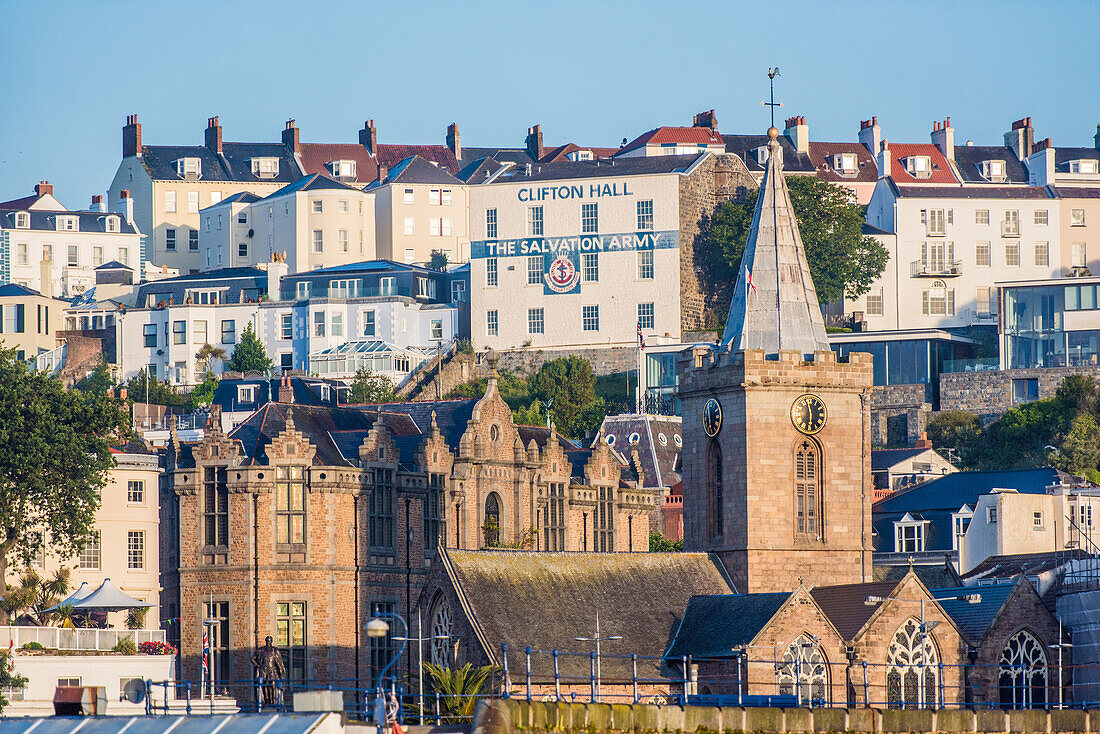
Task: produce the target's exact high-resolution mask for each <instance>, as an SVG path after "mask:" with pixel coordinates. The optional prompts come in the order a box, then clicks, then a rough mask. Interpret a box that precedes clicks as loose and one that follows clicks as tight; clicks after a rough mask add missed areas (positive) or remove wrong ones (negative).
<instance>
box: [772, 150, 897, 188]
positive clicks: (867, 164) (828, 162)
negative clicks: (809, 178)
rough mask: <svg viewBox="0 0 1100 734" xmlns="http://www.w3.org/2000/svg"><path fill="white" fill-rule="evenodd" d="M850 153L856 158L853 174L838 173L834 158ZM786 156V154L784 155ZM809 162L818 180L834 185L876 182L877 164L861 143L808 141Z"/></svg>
mask: <svg viewBox="0 0 1100 734" xmlns="http://www.w3.org/2000/svg"><path fill="white" fill-rule="evenodd" d="M841 153H852V154H854V155H855V157H856V170H855V172H854V173H849V174H844V173H840V172H839V171H838V170H837V169H836V167H835V159H834V156H837V155H839V154H841ZM784 155H786V153H784ZM809 156H810V161H811V162H812V163H813V165H814V168H815V169H816V170H817V176H818V178H820V179H822V180H824V181H830V182H832V183H836V184H852V183H874V182H875V181H877V180H878V164H877V163H876V162H875V157H874V156H873V155H871V151H869V150H867V148H866V146H864V145H862V144H861V143H815V142H813V141H810V152H809Z"/></svg>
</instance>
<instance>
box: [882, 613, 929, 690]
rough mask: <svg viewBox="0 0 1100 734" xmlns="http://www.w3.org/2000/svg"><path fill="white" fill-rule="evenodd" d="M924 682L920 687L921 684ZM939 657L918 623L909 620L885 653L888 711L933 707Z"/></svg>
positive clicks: (914, 620)
mask: <svg viewBox="0 0 1100 734" xmlns="http://www.w3.org/2000/svg"><path fill="white" fill-rule="evenodd" d="M922 679H923V684H922V683H921V681H922ZM938 680H939V656H938V655H937V654H936V646H935V645H933V644H932V639H931V637H929V636H928V635H927V634H924V635H922V634H921V631H920V623H919V622H917V620H916V619H912V618H911V619H909V620H907V621H906V622H905V624H903V625H902V626H901V627H899V628H898V631H897V632H895V633H894V638H893V639H892V640H890V646H889V648H887V650H886V702H887V705H888V706H889V707H890V708H907V709H912V708H925V707H929V706H935V705H936V704H937V701H938V698H937V696H936V685H937V683H938Z"/></svg>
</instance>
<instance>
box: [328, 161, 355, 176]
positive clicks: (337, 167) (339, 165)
mask: <svg viewBox="0 0 1100 734" xmlns="http://www.w3.org/2000/svg"><path fill="white" fill-rule="evenodd" d="M328 165H329V170H330V171H332V176H333V178H355V161H332V162H331V163H329V164H328Z"/></svg>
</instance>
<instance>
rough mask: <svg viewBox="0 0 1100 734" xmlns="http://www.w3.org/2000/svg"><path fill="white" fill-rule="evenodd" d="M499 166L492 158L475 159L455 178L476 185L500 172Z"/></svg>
mask: <svg viewBox="0 0 1100 734" xmlns="http://www.w3.org/2000/svg"><path fill="white" fill-rule="evenodd" d="M500 166H501V163H500V162H499V161H497V160H496V159H495V158H493V157H492V156H485V157H484V158H475V159H474V160H472V161H469V162H468V163H466V165H465V166H464V167H463V168H462V170H461V171H459V172H458V173H456V174H455V178H457V179H459V180H460V181H465V182H467V183H477V182H478V181H484V180H485V179H487V178H488V177H489V176H492V175H493V174H494V173H496V172H497V171H498V170H500Z"/></svg>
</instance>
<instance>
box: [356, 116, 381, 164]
mask: <svg viewBox="0 0 1100 734" xmlns="http://www.w3.org/2000/svg"><path fill="white" fill-rule="evenodd" d="M359 144H360V145H362V146H363V147H364V148H366V149H367V152H368V153H370V154H371V155H372V156H377V155H378V130H377V129H376V128H375V127H374V120H367V121H366V122H364V123H363V129H362V130H360V131H359Z"/></svg>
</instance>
